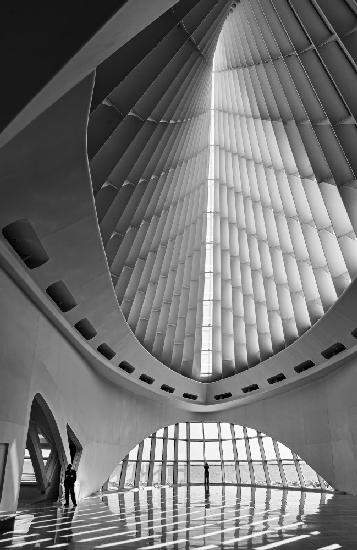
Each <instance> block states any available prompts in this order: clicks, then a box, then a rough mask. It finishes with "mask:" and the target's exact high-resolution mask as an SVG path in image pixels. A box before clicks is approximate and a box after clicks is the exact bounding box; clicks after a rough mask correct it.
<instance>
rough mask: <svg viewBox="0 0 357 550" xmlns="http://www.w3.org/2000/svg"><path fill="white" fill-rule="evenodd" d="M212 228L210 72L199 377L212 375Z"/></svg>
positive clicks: (212, 122)
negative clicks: (209, 118) (209, 115)
mask: <svg viewBox="0 0 357 550" xmlns="http://www.w3.org/2000/svg"><path fill="white" fill-rule="evenodd" d="M213 227H214V72H213V71H212V88H211V120H210V142H209V169H208V181H207V209H206V239H205V248H206V256H205V283H204V292H203V305H202V343H201V376H202V377H206V376H211V375H212V321H213V245H214V242H213V241H214V239H213Z"/></svg>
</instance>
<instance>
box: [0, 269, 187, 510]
mask: <svg viewBox="0 0 357 550" xmlns="http://www.w3.org/2000/svg"><path fill="white" fill-rule="evenodd" d="M0 311H1V317H2V322H1V323H0V361H1V363H0V369H1V377H0V442H1V443H9V445H10V452H9V457H8V463H7V467H6V474H5V481H4V489H3V498H2V501H1V509H2V510H15V509H16V501H17V496H18V490H19V479H20V475H21V470H22V463H23V457H24V450H25V443H26V434H27V428H28V422H29V415H30V409H31V404H32V400H33V398H34V396H35V395H36V394H37V393H39V394H40V395H41V396H42V397H43V398H44V399H45V401H46V402H47V404H48V406H49V408H50V410H51V411H52V414H53V415H54V418H55V420H56V423H57V425H58V428H59V432H60V434H61V437H62V441H63V445H64V447H65V449H66V454H67V458H68V460H69V449H68V441H67V432H66V427H67V423H68V424H69V425H70V426H71V428H72V430H73V431H74V433H75V434H76V436H77V437H78V439H79V441H80V442H81V444H82V445H83V453H82V457H81V462H80V467H79V471H78V485H79V488H80V496H86V495H88V494H90V493H91V492H92V491H95V490H97V489H98V488H99V487H100V486H101V485H102V484H103V483H104V481H105V480H106V479H107V478H108V476H109V474H110V473H111V472H112V470H113V469H114V467H115V466H116V465H117V463H118V462H119V461H120V460H121V459H122V458H123V457H124V456H125V454H126V453H127V452H128V450H129V449H131V448H132V447H133V446H134V445H135V444H136V442H137V441H140V440H141V439H143V438H144V437H146V436H147V435H149V434H150V433H152V432H153V431H155V430H156V429H157V428H158V427H159V426H162V425H166V424H171V423H174V422H178V421H179V420H189V419H190V418H192V415H191V414H190V413H186V412H184V411H182V410H180V409H176V408H175V407H174V406H173V404H172V402H170V401H169V400H166V401H159V400H155V399H150V398H144V397H142V396H139V395H136V394H134V393H130V392H128V391H127V390H126V391H125V390H121V389H120V388H118V387H117V386H114V385H113V384H111V383H110V382H109V381H107V380H105V379H102V378H100V377H98V375H97V373H96V372H95V371H94V370H92V369H91V368H90V367H89V366H88V365H87V364H86V362H85V360H84V359H83V358H82V357H81V356H80V354H79V353H78V352H77V351H76V350H75V349H74V348H73V347H72V346H71V345H70V343H69V342H68V341H67V340H66V339H65V338H64V337H63V336H62V335H61V334H60V332H59V331H58V330H57V329H56V328H55V327H54V326H53V325H52V323H51V322H50V321H49V320H48V319H47V318H46V317H45V316H44V315H43V313H41V312H40V311H39V310H38V309H37V308H36V306H35V305H34V304H33V303H32V302H31V301H30V300H29V299H28V298H27V297H26V296H25V295H24V294H23V293H22V292H21V291H20V290H19V289H18V288H17V287H16V285H15V284H14V283H13V282H12V281H11V280H10V278H9V277H8V276H7V275H6V274H5V273H4V272H0Z"/></svg>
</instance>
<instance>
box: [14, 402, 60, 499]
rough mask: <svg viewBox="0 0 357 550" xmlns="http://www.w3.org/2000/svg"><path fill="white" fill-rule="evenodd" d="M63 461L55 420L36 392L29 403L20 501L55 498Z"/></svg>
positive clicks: (58, 487)
mask: <svg viewBox="0 0 357 550" xmlns="http://www.w3.org/2000/svg"><path fill="white" fill-rule="evenodd" d="M66 463H67V459H66V455H65V451H64V447H63V442H62V439H61V436H60V433H59V430H58V427H57V423H56V421H55V419H54V417H53V414H52V412H51V410H50V408H49V407H48V405H47V403H46V401H45V400H44V399H43V397H42V396H41V395H40V394H36V395H35V397H34V399H33V401H32V406H31V413H30V420H29V427H28V432H27V439H26V449H25V456H24V463H23V470H22V475H21V481H20V494H19V501H20V502H24V501H25V502H37V501H42V500H57V499H58V498H59V497H60V496H61V479H62V476H63V472H64V469H65V467H66Z"/></svg>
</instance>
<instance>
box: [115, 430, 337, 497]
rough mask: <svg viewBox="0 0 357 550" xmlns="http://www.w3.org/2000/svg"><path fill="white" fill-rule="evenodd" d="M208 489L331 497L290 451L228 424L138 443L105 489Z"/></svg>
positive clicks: (261, 435) (162, 434)
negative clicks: (277, 490) (308, 492)
mask: <svg viewBox="0 0 357 550" xmlns="http://www.w3.org/2000/svg"><path fill="white" fill-rule="evenodd" d="M205 462H207V464H208V466H209V483H210V485H237V486H252V487H274V488H284V489H300V490H317V491H333V489H332V487H330V486H329V484H328V483H327V482H326V481H325V480H324V479H323V478H322V477H321V476H320V475H319V474H318V473H317V472H315V471H314V470H313V469H312V468H311V467H310V466H309V465H308V464H307V463H306V462H305V461H304V460H303V459H302V458H300V457H299V456H298V455H297V454H296V453H294V452H293V451H291V450H290V449H289V448H288V447H286V446H285V445H283V444H282V443H280V442H279V441H276V440H275V439H272V438H271V437H270V436H269V435H266V434H264V433H262V432H259V431H257V430H255V429H252V428H248V427H246V426H240V425H238V424H229V423H227V422H204V423H202V422H182V423H178V424H175V425H171V426H167V427H166V428H161V429H159V430H158V431H157V432H155V433H153V434H151V435H150V436H149V437H147V438H146V439H144V440H143V441H141V442H140V443H139V444H138V445H136V447H134V449H132V450H131V451H130V453H129V454H128V455H127V456H126V457H125V458H124V460H123V461H122V462H121V463H120V464H119V465H118V467H117V468H116V469H115V470H114V472H113V474H112V475H111V477H110V478H109V484H108V488H109V489H117V488H119V489H121V488H134V487H143V486H144V487H145V486H157V487H159V486H165V485H169V486H171V485H178V486H183V485H187V486H188V485H203V484H204V464H205Z"/></svg>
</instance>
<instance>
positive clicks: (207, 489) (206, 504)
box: [205, 485, 211, 508]
mask: <svg viewBox="0 0 357 550" xmlns="http://www.w3.org/2000/svg"><path fill="white" fill-rule="evenodd" d="M205 508H211V503H210V500H209V487H208V485H205Z"/></svg>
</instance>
